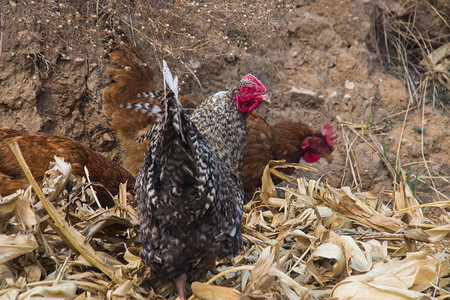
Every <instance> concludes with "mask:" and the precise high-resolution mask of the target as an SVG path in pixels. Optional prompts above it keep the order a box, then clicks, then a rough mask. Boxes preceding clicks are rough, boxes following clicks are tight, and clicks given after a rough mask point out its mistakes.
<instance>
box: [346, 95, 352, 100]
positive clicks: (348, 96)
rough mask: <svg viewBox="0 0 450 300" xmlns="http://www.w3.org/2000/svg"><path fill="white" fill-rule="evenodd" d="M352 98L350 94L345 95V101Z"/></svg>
mask: <svg viewBox="0 0 450 300" xmlns="http://www.w3.org/2000/svg"><path fill="white" fill-rule="evenodd" d="M351 97H352V96H350V94H345V95H344V99H350V98H351Z"/></svg>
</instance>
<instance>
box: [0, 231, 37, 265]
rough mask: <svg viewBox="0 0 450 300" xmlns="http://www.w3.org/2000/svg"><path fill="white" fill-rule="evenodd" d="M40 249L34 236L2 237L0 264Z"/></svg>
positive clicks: (0, 239) (0, 238) (19, 234)
mask: <svg viewBox="0 0 450 300" xmlns="http://www.w3.org/2000/svg"><path fill="white" fill-rule="evenodd" d="M37 247H38V244H37V242H36V239H35V238H34V235H31V234H30V235H28V234H21V233H18V234H16V235H5V234H1V235H0V264H4V263H6V262H7V261H10V260H11V259H14V258H16V257H19V256H21V255H23V254H26V253H30V252H33V251H34V250H35V249H36V248H37Z"/></svg>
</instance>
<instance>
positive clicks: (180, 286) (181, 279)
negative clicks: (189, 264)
mask: <svg viewBox="0 0 450 300" xmlns="http://www.w3.org/2000/svg"><path fill="white" fill-rule="evenodd" d="M186 279H187V276H186V273H183V274H181V275H180V276H178V277H177V279H175V286H176V287H177V291H178V297H177V300H178V299H179V300H186V296H185V295H184V291H185V289H186Z"/></svg>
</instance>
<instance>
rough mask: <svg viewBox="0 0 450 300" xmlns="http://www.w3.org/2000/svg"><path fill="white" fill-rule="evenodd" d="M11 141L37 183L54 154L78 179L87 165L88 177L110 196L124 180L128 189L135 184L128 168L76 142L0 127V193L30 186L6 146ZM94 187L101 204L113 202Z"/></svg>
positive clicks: (108, 204)
mask: <svg viewBox="0 0 450 300" xmlns="http://www.w3.org/2000/svg"><path fill="white" fill-rule="evenodd" d="M14 141H16V142H17V143H18V145H19V147H20V150H21V152H22V154H23V156H24V158H25V161H26V162H27V164H28V166H29V167H30V170H31V173H32V174H33V176H34V178H35V179H36V181H37V182H38V183H39V184H41V183H42V179H43V177H44V173H45V171H46V170H47V169H48V167H49V163H50V162H51V161H54V156H55V155H56V156H58V157H63V158H64V160H65V161H66V162H69V163H70V164H71V165H72V172H73V174H74V175H75V176H77V177H78V178H81V177H83V176H86V175H85V172H84V166H87V167H88V171H89V178H90V180H91V181H92V182H97V183H100V184H102V185H103V186H104V188H106V189H107V190H108V191H109V192H110V193H111V194H112V195H116V194H117V193H118V191H119V184H120V183H125V182H127V188H128V189H131V188H132V187H133V186H134V178H133V176H132V175H131V174H130V173H129V172H128V171H126V170H125V169H124V168H122V167H121V166H120V165H118V164H117V163H115V162H113V161H111V160H110V159H108V158H106V157H104V156H102V155H100V154H98V153H97V152H95V151H93V150H92V149H90V148H88V147H86V146H85V145H83V144H82V143H80V142H78V141H75V140H73V139H71V138H68V137H64V136H58V135H54V134H48V133H33V132H27V131H19V130H13V129H8V128H0V162H1V163H0V195H3V196H4V195H8V194H11V193H13V192H15V191H16V190H18V189H25V188H27V187H28V186H29V182H28V180H27V179H26V177H25V174H24V173H23V171H22V169H21V167H20V165H19V163H18V162H17V160H16V158H15V156H14V154H13V153H12V151H11V149H10V147H9V145H8V143H12V142H14ZM94 188H95V190H96V192H97V197H98V198H99V201H100V203H101V204H102V205H105V206H111V205H113V204H114V201H113V200H112V198H111V196H110V195H109V193H108V192H107V190H105V189H104V188H101V187H97V186H95V187H94Z"/></svg>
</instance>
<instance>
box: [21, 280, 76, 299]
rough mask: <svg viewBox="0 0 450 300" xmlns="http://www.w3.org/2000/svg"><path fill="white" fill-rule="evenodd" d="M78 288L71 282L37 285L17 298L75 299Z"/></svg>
mask: <svg viewBox="0 0 450 300" xmlns="http://www.w3.org/2000/svg"><path fill="white" fill-rule="evenodd" d="M76 290H77V286H76V285H75V284H74V283H70V282H65V283H61V284H56V285H52V286H36V287H34V288H32V289H30V290H28V291H26V292H25V293H22V294H20V295H19V296H18V297H17V298H16V299H17V300H25V299H27V300H28V299H73V298H75V296H76V294H75V292H76Z"/></svg>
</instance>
